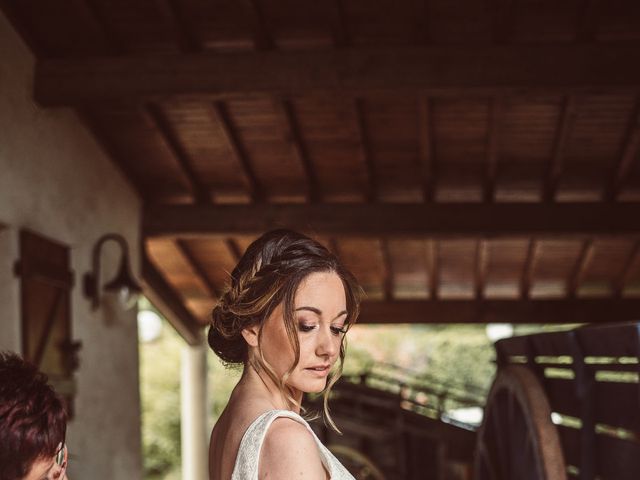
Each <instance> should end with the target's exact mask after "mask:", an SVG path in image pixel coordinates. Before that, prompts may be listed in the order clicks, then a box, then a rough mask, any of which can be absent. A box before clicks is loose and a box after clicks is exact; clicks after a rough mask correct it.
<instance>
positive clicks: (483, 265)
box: [474, 238, 489, 300]
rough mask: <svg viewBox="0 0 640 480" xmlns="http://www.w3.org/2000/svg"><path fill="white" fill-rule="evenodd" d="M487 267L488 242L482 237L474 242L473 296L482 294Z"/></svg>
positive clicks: (477, 297) (479, 296)
mask: <svg viewBox="0 0 640 480" xmlns="http://www.w3.org/2000/svg"><path fill="white" fill-rule="evenodd" d="M488 267H489V244H488V242H487V241H486V240H484V239H482V238H481V239H479V240H478V241H477V242H476V259H475V275H474V277H475V278H474V280H475V282H474V283H475V297H476V299H478V300H480V299H482V297H483V295H484V287H485V283H486V278H487V269H488Z"/></svg>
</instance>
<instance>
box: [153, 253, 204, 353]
mask: <svg viewBox="0 0 640 480" xmlns="http://www.w3.org/2000/svg"><path fill="white" fill-rule="evenodd" d="M142 283H143V285H142V286H143V291H144V295H145V297H147V298H148V299H149V301H151V303H152V304H153V305H154V306H155V307H156V308H157V309H158V310H159V311H160V312H161V313H162V315H163V316H164V317H165V318H167V319H168V320H169V322H170V323H171V324H172V325H173V326H174V328H175V329H176V330H177V331H178V333H180V335H181V336H182V337H183V338H184V339H185V340H186V341H187V342H188V343H189V344H190V345H199V344H200V337H201V335H202V333H201V331H202V325H201V324H200V322H198V320H197V319H196V318H195V317H194V316H193V315H192V314H191V312H190V311H189V310H187V308H186V307H185V306H184V305H183V303H182V299H181V298H180V296H179V295H178V294H177V293H176V291H175V290H174V289H173V287H172V286H171V285H169V284H168V283H167V281H166V280H165V279H164V277H163V276H162V275H161V274H160V272H158V270H157V269H156V267H155V266H154V265H153V264H152V263H151V261H150V260H149V259H148V258H147V256H146V255H145V254H144V253H143V258H142Z"/></svg>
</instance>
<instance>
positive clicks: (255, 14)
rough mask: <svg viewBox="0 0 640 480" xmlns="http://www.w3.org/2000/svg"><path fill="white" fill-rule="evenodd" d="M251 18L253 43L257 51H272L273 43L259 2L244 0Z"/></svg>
mask: <svg viewBox="0 0 640 480" xmlns="http://www.w3.org/2000/svg"><path fill="white" fill-rule="evenodd" d="M244 3H245V4H246V5H247V7H248V8H249V9H250V10H251V14H252V18H253V42H254V45H255V47H256V49H257V50H273V48H274V46H275V42H274V41H273V37H272V36H271V33H270V32H269V30H268V29H267V21H266V19H265V15H264V9H263V8H262V3H261V1H260V0H244Z"/></svg>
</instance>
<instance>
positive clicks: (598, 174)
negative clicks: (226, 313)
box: [0, 0, 640, 339]
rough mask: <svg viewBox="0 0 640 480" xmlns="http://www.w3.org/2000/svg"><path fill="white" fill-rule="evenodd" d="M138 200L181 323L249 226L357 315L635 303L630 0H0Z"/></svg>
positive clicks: (618, 316)
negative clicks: (313, 272) (358, 308)
mask: <svg viewBox="0 0 640 480" xmlns="http://www.w3.org/2000/svg"><path fill="white" fill-rule="evenodd" d="M0 5H1V6H2V9H3V11H4V13H5V14H6V15H7V16H8V17H9V18H10V20H11V21H12V23H13V25H14V26H15V28H16V29H17V30H18V31H19V32H20V33H21V35H22V36H23V38H24V39H25V41H26V42H27V43H28V44H29V45H30V47H31V48H32V50H33V51H34V52H35V54H36V56H37V65H36V73H35V79H34V85H35V88H34V97H35V99H36V100H37V101H38V102H39V103H40V104H41V105H43V106H45V107H57V106H69V107H73V108H75V109H76V111H77V112H78V114H79V116H80V117H81V118H82V119H83V121H84V122H85V123H86V125H87V126H88V127H89V128H90V129H91V131H92V132H93V134H94V135H95V137H96V139H97V140H98V141H99V142H100V143H101V144H102V145H103V147H104V148H105V150H106V151H107V152H108V153H109V154H110V156H111V158H112V159H113V161H114V162H115V163H116V164H117V165H118V166H119V167H120V168H121V169H122V171H123V172H124V173H125V174H126V176H127V177H128V179H129V180H130V181H131V183H132V184H133V186H134V187H135V188H136V189H137V190H138V191H139V192H140V194H141V196H142V197H143V199H144V201H145V205H146V206H145V213H144V224H143V235H144V246H145V250H146V253H147V258H145V262H144V269H143V271H144V277H145V281H146V282H147V284H148V285H149V287H150V292H149V293H150V295H151V296H152V297H155V301H156V302H157V303H158V304H159V305H162V306H163V308H164V309H165V313H168V314H170V316H173V318H174V321H175V322H176V323H177V326H178V327H179V329H180V330H181V331H182V333H183V335H185V338H187V339H192V338H194V332H196V331H197V330H198V326H199V325H202V324H203V323H206V321H207V315H208V312H209V311H210V309H211V307H212V305H213V304H214V303H215V299H216V297H217V296H218V295H219V293H220V292H221V291H222V290H223V288H224V286H225V283H226V281H227V279H228V272H229V271H230V270H231V269H232V268H233V266H234V264H235V262H236V261H237V259H238V258H239V256H240V255H241V254H242V252H243V250H244V249H245V248H246V246H247V245H248V244H249V243H250V242H251V240H252V239H254V238H256V237H257V235H258V234H259V233H260V232H262V231H264V230H266V229H269V228H273V227H277V226H288V227H291V228H296V229H299V230H302V231H305V232H308V233H311V234H313V235H314V236H316V237H318V238H319V239H320V240H321V241H323V242H324V243H325V244H326V245H327V246H328V247H329V248H330V249H332V250H333V251H334V252H336V253H337V254H338V255H339V256H340V257H341V258H342V259H343V260H344V262H345V263H346V264H347V265H348V266H349V267H351V269H352V270H353V271H354V273H355V274H356V276H358V278H359V279H360V281H361V282H362V284H363V285H364V287H365V290H366V292H367V301H366V304H365V305H364V308H363V314H362V321H364V322H488V321H511V322H577V321H609V320H611V321H614V320H623V319H631V318H636V319H637V318H638V316H640V252H639V249H640V243H639V239H640V203H639V202H640V159H639V157H640V3H638V2H637V1H636V0H606V1H605V0H565V1H561V2H560V1H557V0H519V1H516V0H493V1H492V0H487V1H471V0H464V1H462V0H460V1H456V2H452V1H450V0H411V1H409V0H406V1H400V0H393V1H391V0H389V1H381V0H331V1H324V2H319V1H317V0H287V1H283V0H279V1H276V0H228V1H212V0H208V1H197V0H184V1H177V0H155V1H145V2H142V1H140V2H132V1H129V0H127V1H124V0H119V1H106V0H60V1H57V2H40V1H37V0H14V1H11V0H1V1H0Z"/></svg>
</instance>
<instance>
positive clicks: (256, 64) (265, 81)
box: [35, 42, 640, 106]
mask: <svg viewBox="0 0 640 480" xmlns="http://www.w3.org/2000/svg"><path fill="white" fill-rule="evenodd" d="M638 84H640V49H639V48H637V45H635V44H634V43H629V42H627V43H624V44H620V43H612V42H607V43H602V44H600V43H588V44H569V43H567V44H566V45H565V44H554V45H492V46H486V45H472V46H437V47H436V46H424V47H384V48H382V47H378V48H373V47H371V48H359V49H355V48H350V49H334V50H317V51H312V52H311V51H304V52H301V51H264V52H238V53H224V54H219V53H210V52H206V53H200V54H193V55H184V54H182V55H178V54H176V55H146V56H143V55H137V56H136V55H132V56H120V57H95V58H90V59H79V58H66V59H43V60H40V61H38V63H37V65H36V72H35V98H36V100H37V101H38V102H40V103H41V104H42V105H45V106H60V105H74V104H82V103H86V102H97V101H108V100H112V99H114V98H122V97H124V98H127V99H133V98H141V97H154V96H155V97H161V98H164V97H167V96H175V95H186V96H197V97H198V98H202V96H203V95H204V96H207V97H208V98H212V99H215V98H217V99H221V98H238V97H244V98H246V97H247V96H248V95H264V94H274V95H275V94H279V95H283V96H284V97H286V98H291V97H293V96H297V95H304V96H309V95H313V94H324V95H326V94H332V95H335V94H338V93H343V94H344V93H347V94H349V95H350V96H358V95H359V96H365V95H364V94H369V93H376V92H381V93H382V92H388V91H394V92H398V91H406V92H422V93H423V94H433V95H435V94H443V95H446V94H449V95H456V96H458V95H464V94H471V93H477V94H480V93H484V94H499V93H502V94H504V93H518V92H519V93H520V94H522V92H523V91H528V90H530V91H542V92H549V91H552V92H565V93H568V92H576V91H579V90H587V91H590V90H594V89H596V90H597V89H602V88H620V89H628V90H629V91H633V90H635V89H637V86H638Z"/></svg>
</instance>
